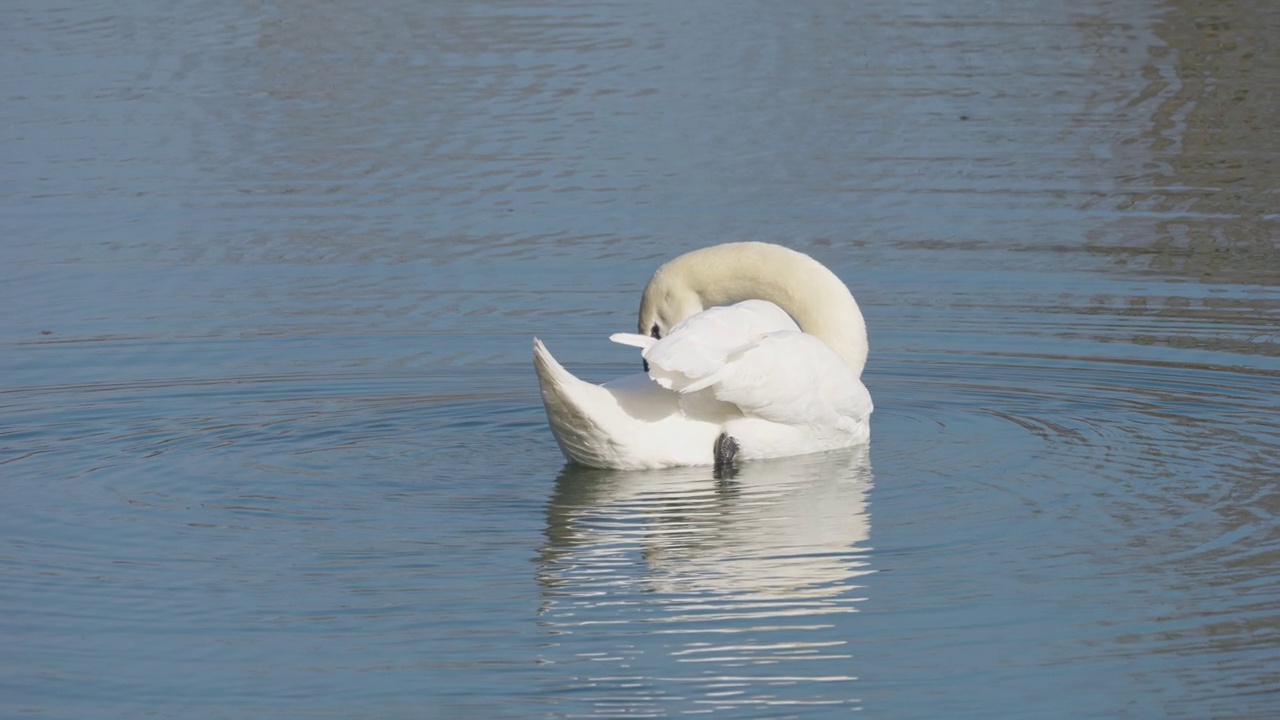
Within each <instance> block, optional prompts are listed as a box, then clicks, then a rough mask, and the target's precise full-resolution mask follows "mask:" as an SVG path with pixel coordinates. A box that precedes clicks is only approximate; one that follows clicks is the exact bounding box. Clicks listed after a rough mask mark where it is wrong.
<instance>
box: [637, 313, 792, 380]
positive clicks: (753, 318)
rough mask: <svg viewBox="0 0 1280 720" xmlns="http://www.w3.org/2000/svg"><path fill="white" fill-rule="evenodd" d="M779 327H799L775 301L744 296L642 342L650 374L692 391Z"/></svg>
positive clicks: (781, 328)
mask: <svg viewBox="0 0 1280 720" xmlns="http://www.w3.org/2000/svg"><path fill="white" fill-rule="evenodd" d="M780 330H798V328H797V327H796V324H795V321H793V320H792V319H791V318H790V316H788V315H787V314H786V313H785V312H783V311H782V309H781V308H779V307H778V306H777V305H774V304H773V303H770V302H766V301H763V300H747V301H745V302H741V303H738V304H736V305H729V306H726V307H714V308H711V309H709V310H705V311H703V312H700V313H698V314H697V315H694V316H692V317H690V318H688V319H687V320H685V321H684V322H682V323H680V324H678V325H676V326H675V327H674V328H672V329H671V333H670V334H669V335H667V336H666V337H664V338H662V339H661V340H656V341H654V342H653V344H651V345H650V346H649V347H647V348H645V350H644V352H643V353H642V356H643V357H644V359H645V360H646V361H647V362H648V363H649V374H650V376H651V377H652V378H653V379H654V380H655V381H656V382H658V383H659V384H661V385H662V386H663V387H666V388H670V389H672V390H676V391H678V392H696V391H697V390H701V389H703V388H706V387H708V386H710V385H711V384H712V383H714V382H715V381H716V380H715V378H716V377H717V373H719V372H720V371H722V370H723V369H724V367H725V365H726V364H728V363H730V362H732V361H733V360H734V358H736V357H737V355H738V353H740V352H741V351H742V350H743V349H745V348H747V347H750V346H751V344H753V343H755V342H757V341H758V340H759V339H760V338H761V337H763V336H764V335H766V334H767V333H770V332H775V331H780Z"/></svg>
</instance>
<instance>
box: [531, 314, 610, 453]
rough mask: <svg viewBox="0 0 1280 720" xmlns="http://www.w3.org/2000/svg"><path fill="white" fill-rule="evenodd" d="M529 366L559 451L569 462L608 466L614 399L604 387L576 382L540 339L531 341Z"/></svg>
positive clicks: (580, 381) (576, 379)
mask: <svg viewBox="0 0 1280 720" xmlns="http://www.w3.org/2000/svg"><path fill="white" fill-rule="evenodd" d="M533 367H534V370H535V371H537V373H538V385H539V386H540V387H541V389H542V404H543V406H544V407H545V408H546V410H547V422H548V424H549V425H550V426H551V434H553V435H555V438H556V442H557V443H558V444H559V445H560V450H561V452H563V453H564V456H565V457H566V458H568V459H569V460H570V461H571V462H576V463H579V464H582V465H589V466H591V467H612V466H613V463H612V462H611V460H612V459H613V458H614V457H615V456H616V455H617V454H618V448H617V447H615V446H614V443H613V442H611V441H610V432H609V428H606V427H603V426H604V425H609V424H610V423H608V419H609V416H610V415H613V414H618V413H620V412H621V411H620V410H619V409H618V403H617V400H616V399H615V398H614V397H613V395H612V394H611V393H610V392H609V391H608V390H606V389H605V388H603V387H601V386H599V385H595V384H593V383H589V382H586V381H584V380H579V379H578V378H576V377H574V376H573V374H572V373H570V372H569V371H568V370H565V369H564V367H563V366H562V365H561V364H560V363H558V362H556V359H555V358H554V357H552V356H551V352H550V351H549V350H547V346H546V345H543V344H542V341H541V340H538V339H537V338H534V340H533Z"/></svg>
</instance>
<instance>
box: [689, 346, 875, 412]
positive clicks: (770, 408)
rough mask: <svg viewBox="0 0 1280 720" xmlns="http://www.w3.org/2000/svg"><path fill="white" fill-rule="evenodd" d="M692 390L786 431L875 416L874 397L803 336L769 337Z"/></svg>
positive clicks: (833, 354)
mask: <svg viewBox="0 0 1280 720" xmlns="http://www.w3.org/2000/svg"><path fill="white" fill-rule="evenodd" d="M689 387H691V388H694V389H696V388H699V387H705V388H709V389H710V390H711V392H712V393H714V395H715V397H716V399H718V400H721V401H723V402H727V403H732V404H734V405H736V406H737V407H738V408H739V409H740V410H741V411H742V413H743V414H744V415H747V416H751V417H758V418H763V419H765V420H770V421H772V422H776V423H782V424H786V425H818V426H827V427H831V426H845V425H847V424H849V423H850V422H856V421H860V420H862V419H864V418H866V417H867V416H868V415H870V414H871V410H872V403H871V394H870V393H868V392H867V388H866V386H864V385H863V384H862V380H861V379H860V378H859V377H858V374H857V372H855V371H854V370H853V368H851V367H849V364H848V363H846V362H845V361H844V359H843V358H841V357H840V356H839V355H838V354H837V353H836V352H835V351H834V350H832V349H831V347H830V346H828V345H827V344H826V343H824V342H822V341H821V340H819V339H818V338H816V337H813V336H812V335H807V334H805V333H802V332H799V331H782V332H774V333H769V334H767V335H765V336H764V337H762V338H760V339H759V340H757V341H756V342H753V343H750V344H748V345H746V346H744V347H741V348H739V349H738V350H736V351H735V352H734V353H732V354H731V355H729V356H727V357H726V358H725V362H724V364H723V365H722V366H721V367H720V368H719V369H718V370H716V371H715V372H714V373H712V374H711V375H708V376H706V377H703V378H700V379H698V380H697V381H696V382H693V383H690V384H689Z"/></svg>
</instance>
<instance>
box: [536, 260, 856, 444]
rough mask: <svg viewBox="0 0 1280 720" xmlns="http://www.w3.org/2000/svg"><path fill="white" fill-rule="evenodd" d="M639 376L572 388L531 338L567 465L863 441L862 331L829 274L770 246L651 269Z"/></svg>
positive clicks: (627, 341)
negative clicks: (644, 367) (728, 448)
mask: <svg viewBox="0 0 1280 720" xmlns="http://www.w3.org/2000/svg"><path fill="white" fill-rule="evenodd" d="M639 329H640V334H638V335H633V334H623V333H620V334H616V335H614V336H613V337H612V339H613V340H614V341H615V342H619V343H622V344H624V345H633V346H637V347H640V348H641V355H642V357H643V358H644V359H645V363H646V365H647V367H648V373H647V374H644V373H641V374H636V375H631V376H626V377H623V378H619V379H617V380H614V381H611V382H609V383H606V384H604V385H595V384H592V383H588V382H584V381H582V380H579V379H578V378H576V377H574V376H573V375H572V374H570V373H569V372H568V371H567V370H565V369H564V368H563V367H562V366H561V365H560V364H559V363H558V362H556V360H555V358H553V357H552V356H551V353H550V352H548V351H547V349H546V346H544V345H543V344H542V343H541V342H540V341H538V340H536V339H535V340H534V367H535V369H536V370H537V373H538V381H539V384H540V385H541V388H542V399H543V403H544V405H545V406H546V410H547V419H548V421H549V423H550V425H551V431H552V433H553V434H554V435H555V437H556V441H557V442H558V443H559V444H560V449H561V450H562V451H563V452H564V454H565V457H567V458H568V459H569V460H570V461H572V462H576V463H579V464H582V465H588V466H591V467H601V468H618V469H640V468H660V467H672V466H679V465H710V464H713V463H715V462H717V461H718V460H721V459H723V458H722V457H719V456H718V454H717V453H719V452H721V450H722V449H723V448H724V447H726V446H725V444H724V443H725V442H726V439H727V440H728V441H729V443H730V445H731V446H732V450H734V451H736V452H735V453H734V455H735V456H736V458H737V459H743V460H750V459H756V458H768V457H783V456H787V455H800V454H805V453H811V452H819V451H824V450H833V449H837V448H842V447H848V446H851V445H855V444H857V443H862V442H865V441H866V440H867V438H868V437H869V434H870V427H869V416H870V414H871V410H872V403H871V396H870V394H868V393H867V389H866V388H865V387H864V386H863V384H862V381H861V380H860V375H861V373H862V367H863V365H864V364H865V362H866V357H867V341H866V326H865V324H864V323H863V320H862V313H861V312H860V311H859V309H858V305H857V302H855V301H854V299H853V295H852V294H850V292H849V289H848V288H847V287H845V285H844V283H842V282H841V281H840V279H839V278H837V277H836V276H835V275H834V274H833V273H832V272H831V271H830V270H828V269H827V268H825V267H823V266H822V265H821V264H820V263H818V262H817V261H816V260H814V259H813V258H810V257H809V256H808V255H804V254H803V253H799V252H796V251H794V250H789V249H787V248H784V247H781V246H778V245H769V244H766V243H729V244H725V245H716V246H713V247H709V248H704V249H702V250H696V251H694V252H691V253H687V254H685V255H681V256H680V257H678V258H676V259H674V260H672V261H670V262H668V263H667V264H666V265H663V266H662V267H661V268H659V269H658V271H657V272H656V273H655V274H654V276H653V279H651V280H650V281H649V285H648V286H647V287H646V288H645V291H644V295H643V297H642V299H641V302H640V319H639Z"/></svg>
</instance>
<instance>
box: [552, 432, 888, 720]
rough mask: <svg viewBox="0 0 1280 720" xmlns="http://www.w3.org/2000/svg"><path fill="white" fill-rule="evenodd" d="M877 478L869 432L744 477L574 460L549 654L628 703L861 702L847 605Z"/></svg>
mask: <svg viewBox="0 0 1280 720" xmlns="http://www.w3.org/2000/svg"><path fill="white" fill-rule="evenodd" d="M870 487H871V469H870V463H869V460H868V450H867V447H866V446H865V445H864V446H862V447H859V448H852V449H849V450H842V451H838V452H833V453H825V454H820V455H810V456H801V457H794V458H784V459H778V460H771V461H758V462H752V463H745V464H744V465H742V466H741V468H740V469H739V472H738V474H737V475H736V476H735V477H734V478H733V479H731V480H717V479H715V478H714V477H713V476H712V472H711V469H710V468H705V467H701V468H675V469H670V470H662V471H650V472H618V471H609V470H593V469H587V468H580V467H572V466H571V467H566V468H565V469H564V471H562V472H561V474H560V476H559V478H557V481H556V486H555V491H554V494H553V496H552V498H551V500H550V501H549V502H548V504H547V528H546V538H547V540H546V543H545V544H544V546H543V547H542V548H541V550H540V553H539V557H538V580H539V583H540V584H541V586H542V605H541V611H540V623H541V625H542V629H543V631H544V632H545V634H546V636H547V642H546V644H545V646H544V653H543V655H544V657H543V659H544V661H546V662H548V663H568V664H570V667H568V668H563V670H564V671H565V674H566V675H567V676H569V677H571V678H573V679H572V680H571V681H568V682H571V684H573V685H574V687H573V689H574V691H575V693H576V695H575V697H578V698H580V699H583V700H587V699H588V697H586V696H584V695H583V693H586V695H588V696H589V695H590V694H591V691H592V690H595V691H597V692H600V693H603V694H604V695H607V696H608V698H611V700H610V701H609V702H611V703H615V704H616V703H619V702H621V703H623V705H626V706H627V707H626V708H625V709H626V710H627V711H629V712H630V711H637V710H639V709H641V708H640V707H639V705H641V704H644V703H648V702H656V701H657V700H656V698H665V700H666V702H669V701H671V700H673V699H674V698H677V697H679V698H684V699H685V700H686V701H693V702H697V703H700V704H699V705H698V707H706V705H705V703H710V704H711V705H715V706H718V705H723V706H725V707H730V706H734V707H739V708H741V707H743V706H755V705H777V704H794V703H804V704H812V703H819V704H839V705H856V700H855V699H853V698H852V696H851V695H850V687H849V683H850V682H852V681H853V679H854V677H853V673H852V668H851V667H850V665H851V661H852V660H851V654H850V652H849V651H848V649H847V648H846V647H845V646H846V645H847V644H848V642H849V634H850V632H851V629H850V624H849V620H848V619H846V618H848V616H849V614H851V613H855V612H856V610H857V607H856V606H857V603H858V602H860V601H861V600H863V599H865V598H864V597H863V594H862V593H861V588H860V585H859V578H860V577H862V576H864V575H866V574H868V573H870V572H871V568H870V567H869V565H868V563H867V558H866V554H867V549H868V548H867V545H866V543H867V540H868V537H869V531H870V524H869V520H868V516H867V499H866V497H867V492H868V490H869V489H870ZM686 663H692V664H686ZM698 688H702V689H703V691H704V692H705V696H702V694H701V693H699V692H698V690H697V689H698ZM699 698H700V699H699ZM628 702H629V703H630V705H628ZM663 707H667V708H668V709H670V708H669V706H668V705H666V704H665V703H664V705H663ZM619 709H620V710H622V709H624V708H621V707H619ZM596 710H599V707H596Z"/></svg>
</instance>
